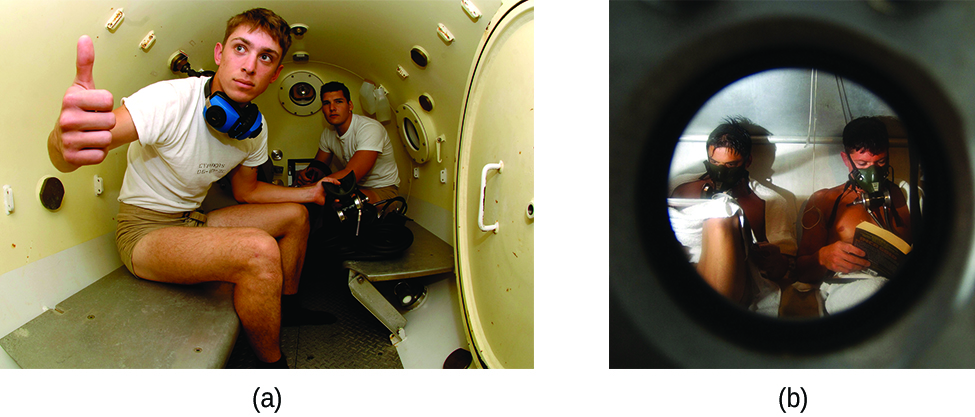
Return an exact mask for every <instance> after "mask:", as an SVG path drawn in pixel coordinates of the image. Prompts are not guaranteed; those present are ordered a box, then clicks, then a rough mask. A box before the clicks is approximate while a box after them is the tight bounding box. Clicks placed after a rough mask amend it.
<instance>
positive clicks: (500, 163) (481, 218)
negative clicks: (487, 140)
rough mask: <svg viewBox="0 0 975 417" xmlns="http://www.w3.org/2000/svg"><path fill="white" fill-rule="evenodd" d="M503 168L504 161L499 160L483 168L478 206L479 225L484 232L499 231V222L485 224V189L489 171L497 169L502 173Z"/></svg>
mask: <svg viewBox="0 0 975 417" xmlns="http://www.w3.org/2000/svg"><path fill="white" fill-rule="evenodd" d="M502 168H504V161H498V163H496V164H487V165H485V166H484V169H482V170H481V203H480V204H478V206H477V227H479V228H481V231H482V232H490V231H494V233H498V222H494V224H492V225H490V226H485V225H484V190H485V189H486V188H487V174H488V171H490V170H492V169H496V170H498V173H499V174H500V173H501V170H502Z"/></svg>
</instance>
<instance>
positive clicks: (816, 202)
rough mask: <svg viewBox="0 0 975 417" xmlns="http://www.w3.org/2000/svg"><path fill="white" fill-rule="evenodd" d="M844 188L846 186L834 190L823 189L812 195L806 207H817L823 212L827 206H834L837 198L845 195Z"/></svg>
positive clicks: (839, 186) (838, 186)
mask: <svg viewBox="0 0 975 417" xmlns="http://www.w3.org/2000/svg"><path fill="white" fill-rule="evenodd" d="M843 187H844V186H843V185H842V184H841V185H837V186H836V187H833V188H823V189H821V190H819V191H816V192H814V193H812V195H811V196H809V200H808V202H807V203H806V207H809V208H812V207H817V208H819V209H820V210H822V209H823V208H824V207H825V206H828V205H832V204H833V202H834V201H836V198H837V197H839V196H840V194H842V193H843Z"/></svg>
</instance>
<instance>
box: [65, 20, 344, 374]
mask: <svg viewBox="0 0 975 417" xmlns="http://www.w3.org/2000/svg"><path fill="white" fill-rule="evenodd" d="M289 31H290V25H288V23H287V22H286V21H285V20H284V19H283V18H281V17H280V16H278V15H277V14H275V13H274V12H272V11H270V10H267V9H253V10H248V11H246V12H244V13H241V14H239V15H237V16H234V17H233V18H231V19H230V20H229V21H228V22H227V27H226V32H225V35H224V40H223V42H222V43H219V42H218V43H217V44H216V47H215V48H214V53H213V55H214V60H215V61H216V64H217V71H216V74H215V75H214V76H213V77H212V78H185V79H175V80H168V81H161V82H158V83H155V84H152V85H149V86H147V87H145V88H143V89H141V90H139V91H137V92H136V93H134V94H132V95H131V96H129V97H126V98H123V99H122V104H121V105H120V106H119V107H117V108H114V109H113V107H114V99H113V97H112V93H111V92H109V91H106V90H96V89H95V85H94V81H93V79H92V66H93V65H94V46H93V44H92V41H91V39H90V38H89V37H87V36H83V37H82V38H81V39H79V41H78V57H77V68H76V70H77V75H76V77H75V82H74V84H73V85H72V86H71V87H69V88H68V90H67V92H66V93H65V95H64V97H63V99H62V107H61V115H60V117H59V119H58V122H57V124H56V125H55V128H54V130H53V131H52V132H51V134H50V136H49V137H48V153H49V156H50V158H51V162H52V163H53V164H54V166H55V167H56V168H57V169H58V170H60V171H62V172H71V171H74V170H76V169H77V168H78V167H79V166H82V165H94V164H98V163H101V162H102V161H103V160H104V159H105V156H106V155H107V153H108V151H109V150H111V149H113V148H116V147H119V146H122V145H124V144H129V148H128V151H127V160H128V166H127V167H126V170H125V177H124V179H123V181H122V189H121V191H120V193H119V202H120V204H119V213H118V216H117V219H118V227H117V230H116V243H117V245H118V249H119V255H120V256H121V258H122V262H123V263H124V264H125V266H126V267H127V268H128V269H129V270H130V271H131V272H132V273H133V274H134V275H136V276H138V277H140V278H142V279H147V280H151V281H160V282H168V283H175V284H197V283H202V282H209V281H225V282H231V283H233V284H234V308H235V309H236V311H237V315H238V317H239V318H240V322H241V325H242V326H243V328H244V332H245V334H246V336H247V340H248V342H249V343H250V345H251V347H252V348H253V350H254V352H255V353H256V355H257V358H258V359H259V360H260V361H261V362H262V366H267V367H279V368H287V361H286V359H285V357H284V355H283V353H282V351H281V345H280V337H281V326H282V323H284V324H283V325H289V324H325V323H329V322H334V321H335V318H334V317H333V316H331V315H329V314H327V313H324V312H312V311H308V310H303V309H301V308H300V306H299V304H298V300H297V295H296V293H297V291H298V283H299V278H300V277H301V268H302V263H303V260H304V257H305V246H306V242H307V239H308V230H309V223H308V212H307V210H306V209H305V207H304V206H302V205H301V204H300V203H314V204H318V205H323V204H325V193H324V190H323V188H322V186H321V185H320V184H315V185H314V186H310V187H304V188H287V187H279V186H274V185H271V184H267V183H264V182H259V181H257V169H258V167H259V166H260V165H261V164H262V163H263V162H264V161H266V160H267V159H268V155H267V132H268V129H267V123H266V120H262V119H260V118H258V117H257V109H256V106H254V105H253V104H252V101H253V100H254V99H255V98H257V96H259V95H260V94H261V93H263V92H264V91H265V90H266V89H267V88H268V86H269V85H270V84H271V83H272V82H274V80H275V79H277V77H278V75H279V74H280V73H281V69H282V68H284V67H283V66H282V65H281V60H282V59H283V58H284V56H285V55H286V54H287V51H288V48H289V47H290V45H291V35H290V34H289ZM218 113H219V114H218ZM218 116H219V117H218ZM234 120H236V121H237V123H234V122H233V121H234ZM224 175H229V176H230V177H231V184H232V189H233V194H234V198H236V199H237V200H238V201H240V202H245V203H251V204H240V205H232V206H230V207H226V208H222V209H219V210H214V211H211V212H209V213H207V214H203V213H201V212H199V211H197V209H198V208H199V207H200V205H201V202H202V201H203V199H204V197H205V196H206V195H207V191H208V190H209V189H210V186H211V185H212V184H213V183H214V182H215V181H217V180H218V179H220V178H221V177H223V176H224ZM322 181H328V182H331V183H337V181H335V180H333V179H331V178H327V179H323V180H322Z"/></svg>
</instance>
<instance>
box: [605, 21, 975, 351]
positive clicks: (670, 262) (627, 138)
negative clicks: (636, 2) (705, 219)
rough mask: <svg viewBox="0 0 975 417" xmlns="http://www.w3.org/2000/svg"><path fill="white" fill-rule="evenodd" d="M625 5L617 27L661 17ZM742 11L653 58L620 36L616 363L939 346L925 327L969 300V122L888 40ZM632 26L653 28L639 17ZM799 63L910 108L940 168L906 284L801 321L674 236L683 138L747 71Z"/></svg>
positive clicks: (928, 173) (931, 168) (913, 128)
mask: <svg viewBox="0 0 975 417" xmlns="http://www.w3.org/2000/svg"><path fill="white" fill-rule="evenodd" d="M614 8H615V9H616V11H615V12H614V13H612V15H613V16H615V17H612V19H614V21H617V22H618V21H621V20H627V19H630V18H631V17H632V16H634V15H639V14H641V13H642V14H643V15H644V16H646V15H650V14H652V13H654V12H646V10H643V11H635V10H633V8H632V7H630V6H629V5H623V6H615V7H614ZM611 9H612V8H611ZM621 9H627V10H628V11H627V12H620V10H621ZM636 9H639V8H638V7H637V8H636ZM621 16H623V17H621ZM657 18H659V16H657ZM689 20H693V18H690V19H689ZM742 20H743V21H740V22H738V24H736V25H728V26H726V27H725V28H724V29H722V30H716V31H707V32H706V35H704V36H700V37H696V38H692V39H694V40H691V41H680V42H678V41H675V42H673V44H674V45H679V46H673V45H671V46H670V48H671V49H667V48H665V47H660V46H659V45H657V46H658V47H660V48H662V49H657V50H655V52H650V53H646V52H640V51H638V50H639V49H640V48H639V47H634V46H633V45H632V43H628V42H626V41H625V40H626V39H627V38H621V37H620V33H627V34H628V35H631V34H630V33H629V32H625V31H622V32H615V34H613V33H611V45H613V49H614V52H612V53H611V60H610V61H611V63H612V65H611V68H610V73H611V74H614V76H615V77H617V78H616V79H615V80H614V79H611V83H610V90H611V91H613V93H612V94H611V111H610V126H611V132H610V161H611V163H610V170H611V173H610V181H609V184H610V193H609V194H610V200H611V201H610V203H611V204H610V207H611V214H610V294H611V296H610V323H611V324H610V332H611V335H610V336H611V343H610V344H611V348H610V349H611V364H610V366H611V367H633V366H675V365H676V366H689V367H714V366H718V367H728V366H730V367H772V366H791V367H806V366H813V367H815V366H832V367H843V366H874V367H876V366H893V365H895V364H896V363H903V362H898V361H903V360H905V357H904V356H899V355H905V354H908V353H907V351H910V350H912V349H913V350H915V352H916V349H919V348H920V347H921V346H923V345H924V344H925V343H927V341H919V340H918V339H919V338H918V333H917V331H916V329H917V328H919V327H917V326H926V328H927V331H925V332H923V333H924V336H925V337H928V336H929V335H931V334H935V333H937V331H936V330H935V331H931V330H932V328H936V327H939V326H943V325H944V323H945V321H946V320H947V317H950V314H951V313H950V311H949V309H948V308H947V307H946V306H944V304H943V303H939V302H938V301H937V300H938V299H939V297H941V298H940V299H951V298H953V297H956V296H957V295H956V294H955V293H956V291H957V288H959V286H960V285H961V283H962V281H963V280H965V279H966V278H965V277H963V276H960V274H958V273H953V272H951V271H959V270H963V269H964V268H965V267H966V266H967V263H968V260H967V258H968V256H969V255H968V254H969V252H970V250H971V243H970V242H968V241H967V239H966V238H965V237H966V236H970V235H971V233H972V231H971V229H972V225H971V222H966V221H961V220H959V219H958V214H959V213H963V212H968V213H969V214H968V215H970V210H971V209H970V208H968V207H967V206H966V204H967V203H961V202H960V201H959V200H958V199H955V198H950V197H946V196H950V195H952V194H953V193H958V192H960V193H961V194H964V197H962V199H965V200H967V199H969V198H970V197H971V194H972V192H971V189H972V186H971V183H972V178H971V177H972V174H971V171H970V168H969V162H968V160H967V158H968V155H967V153H966V152H947V151H946V149H947V148H948V147H949V146H950V147H951V148H953V149H967V145H966V144H965V143H964V140H963V138H962V136H961V132H962V127H961V126H962V125H961V121H960V117H959V115H958V113H957V111H956V110H954V108H953V106H952V104H951V103H952V101H951V100H949V99H948V98H947V96H946V95H945V92H944V90H943V88H942V86H940V85H939V84H938V82H937V81H936V80H935V79H934V78H932V77H931V76H930V75H929V74H928V72H927V71H926V70H925V67H922V66H919V65H918V64H917V62H916V61H914V60H912V59H910V58H906V57H904V56H902V55H900V54H899V53H896V52H894V51H893V50H892V49H891V48H889V47H888V46H887V45H885V44H882V43H879V42H877V41H875V40H871V39H870V38H867V37H864V36H863V35H861V34H858V33H856V32H853V31H851V30H848V29H845V28H843V27H837V26H835V25H831V24H825V23H822V22H816V21H812V20H806V19H801V18H775V19H773V18H767V19H758V20H755V19H752V20H749V19H742ZM630 23H631V26H630V27H631V29H632V27H634V26H632V25H633V24H635V25H639V27H648V25H647V22H646V21H639V19H637V18H633V19H632V21H630ZM620 25H621V27H623V26H625V25H623V24H622V23H620ZM612 26H613V27H615V26H616V23H614V25H612ZM649 26H652V25H649ZM690 26H693V25H690ZM675 39H687V38H675ZM622 51H625V52H622ZM661 51H664V52H661ZM654 54H657V55H654ZM648 57H650V58H648ZM796 68H814V69H816V70H821V71H825V72H828V73H832V74H836V75H839V76H840V77H841V78H843V79H847V80H852V81H854V82H856V83H858V84H860V85H862V86H864V87H865V88H866V89H868V90H869V91H871V92H873V93H874V94H876V95H877V96H878V97H879V98H880V99H882V101H883V102H885V103H886V104H887V105H889V107H890V108H891V109H892V110H893V111H894V112H895V113H896V115H897V116H898V118H899V119H900V121H901V122H902V124H903V127H904V131H905V133H906V136H907V137H908V138H923V140H912V141H910V142H909V146H911V147H912V148H913V150H914V151H916V154H917V155H918V156H919V158H920V160H921V161H932V160H937V161H939V163H938V164H926V165H925V166H924V168H925V171H924V175H925V179H926V181H925V187H926V189H925V190H924V192H925V197H926V198H925V201H924V219H925V220H924V225H923V229H922V231H921V233H920V235H919V236H918V237H917V238H916V239H915V242H914V247H915V249H914V250H913V251H912V255H911V257H910V258H909V259H908V261H907V262H906V263H905V264H904V265H903V268H902V270H901V273H899V274H897V275H896V278H897V279H892V280H891V281H890V282H889V283H888V284H887V285H885V286H884V287H883V288H882V289H881V290H880V291H879V292H877V293H876V294H875V295H874V296H873V297H871V298H869V299H867V300H866V301H865V302H863V303H862V304H861V305H859V306H857V307H854V308H852V309H850V310H847V311H846V312H843V313H841V314H837V315H833V316H827V317H824V318H822V319H816V320H799V321H789V320H778V319H772V318H766V317H762V316H758V315H756V314H754V313H751V312H748V311H745V310H744V309H741V308H739V307H737V306H736V305H734V304H733V303H731V302H729V301H728V300H727V299H725V298H724V297H722V296H720V295H718V294H717V292H715V291H714V290H712V289H711V287H709V286H708V285H707V284H706V283H704V281H703V280H701V279H700V276H699V275H698V274H697V272H696V271H695V269H694V268H693V267H692V266H691V265H690V264H689V263H688V262H687V261H686V259H687V256H686V254H685V253H684V251H683V249H682V246H681V245H680V244H679V243H678V241H677V239H676V237H675V236H674V232H673V229H672V228H671V224H670V221H669V217H668V212H667V202H666V198H667V196H668V195H669V194H668V184H667V183H668V181H667V178H668V177H669V174H670V165H671V160H672V156H673V152H674V150H675V149H676V146H677V141H678V138H679V137H680V136H681V135H682V133H683V132H684V131H685V129H686V128H687V127H688V125H689V124H690V122H691V121H692V119H693V118H694V116H695V115H696V114H697V113H698V112H699V110H701V108H702V106H704V105H705V103H706V102H707V101H708V100H709V99H710V98H711V97H713V96H714V95H715V94H717V93H719V92H720V91H721V90H722V89H724V88H726V87H727V86H729V85H732V84H734V83H735V82H736V81H739V80H741V79H743V78H745V77H749V76H752V75H754V74H758V73H761V72H763V71H767V70H776V69H786V70H789V69H796ZM758 99H764V98H758ZM773 133H774V132H773ZM702 154H703V152H702ZM702 159H703V158H702ZM837 163H839V159H838V158H837ZM702 168H703V167H702ZM810 175H811V174H810ZM831 181H832V180H831ZM833 185H836V184H830V186H833ZM820 188H822V187H820ZM952 190H955V191H952ZM959 190H960V191H959ZM966 210H967V211H966ZM634 245H636V246H637V247H636V248H635V247H634ZM970 296H971V295H970V294H968V297H970ZM647 306H653V308H649V307H647ZM919 311H922V312H923V313H919ZM939 319H944V320H939ZM922 323H923V324H922ZM912 329H914V330H912ZM923 338H924V337H921V339H923ZM690 346H694V348H693V349H690V348H689V347H690ZM851 346H858V347H862V349H848V348H850V347H851ZM881 351H884V352H893V353H892V354H891V355H881V354H878V352H881ZM840 352H842V353H840ZM641 355H642V357H640V356H641Z"/></svg>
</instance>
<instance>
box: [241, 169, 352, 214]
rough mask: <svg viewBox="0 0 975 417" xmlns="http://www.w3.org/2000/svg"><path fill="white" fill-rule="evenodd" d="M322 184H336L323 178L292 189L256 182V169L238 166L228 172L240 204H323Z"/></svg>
mask: <svg viewBox="0 0 975 417" xmlns="http://www.w3.org/2000/svg"><path fill="white" fill-rule="evenodd" d="M322 182H330V183H332V184H338V183H339V182H338V180H335V179H333V178H327V177H326V178H323V179H322V180H321V181H318V182H316V183H315V184H314V185H310V186H307V187H300V188H293V187H282V186H278V185H273V184H268V183H266V182H263V181H258V180H257V167H247V166H243V165H238V166H237V167H236V168H234V169H233V170H232V171H231V172H230V184H231V188H232V190H233V193H234V199H236V200H237V201H238V202H240V203H315V204H318V205H324V204H325V189H324V188H322V186H321V183H322Z"/></svg>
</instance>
